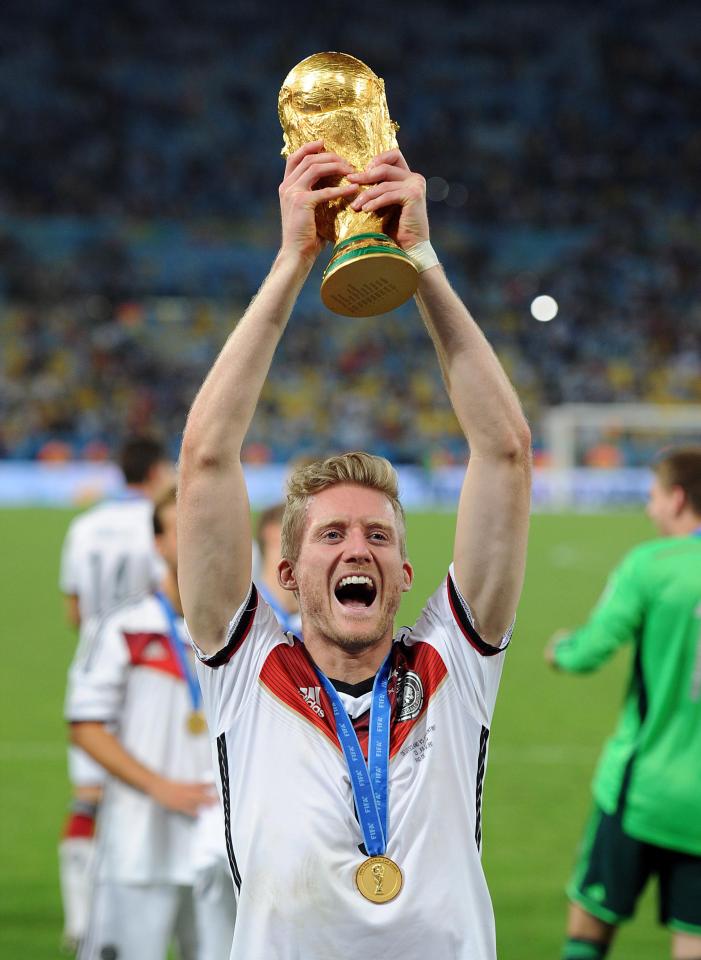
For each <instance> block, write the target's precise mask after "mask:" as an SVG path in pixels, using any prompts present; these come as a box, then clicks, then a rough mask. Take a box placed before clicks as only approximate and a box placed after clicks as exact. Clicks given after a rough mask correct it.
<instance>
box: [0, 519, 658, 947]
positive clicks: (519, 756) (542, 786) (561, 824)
mask: <svg viewBox="0 0 701 960" xmlns="http://www.w3.org/2000/svg"><path fill="white" fill-rule="evenodd" d="M71 516H72V514H71V513H70V512H68V511H56V510H12V511H10V510H5V511H0V529H2V531H3V535H2V551H1V552H0V583H2V613H3V628H4V630H3V633H4V636H3V668H2V670H1V671H0V718H1V721H0V763H1V765H2V781H1V786H0V824H1V827H0V861H1V862H2V872H1V873H0V957H2V958H3V960H4V958H7V960H24V958H30V960H54V958H57V957H58V955H59V954H58V942H59V933H60V904H59V894H58V883H57V866H56V842H57V838H58V834H59V830H60V827H61V823H62V820H63V816H64V810H65V806H66V802H67V798H68V786H67V782H66V774H65V749H64V742H65V740H64V728H63V722H62V718H61V714H62V701H63V692H64V681H65V674H66V668H67V666H68V663H69V660H70V658H71V655H72V652H73V647H74V643H75V640H74V637H73V636H72V633H71V631H70V630H69V629H68V628H67V627H66V626H64V624H63V614H62V604H61V600H60V597H59V595H58V588H57V570H58V561H59V551H60V545H61V541H62V538H63V534H64V532H65V530H66V527H67V525H68V521H69V519H70V517H71ZM452 527H453V518H452V517H451V516H449V515H441V514H439V515H417V516H412V517H410V518H409V523H408V529H409V550H410V555H411V558H412V560H413V562H414V565H415V567H416V570H417V577H416V584H415V587H414V589H413V590H412V592H411V593H410V594H409V595H408V596H407V598H406V599H405V603H404V606H403V607H402V610H401V611H400V617H399V619H400V622H402V623H410V622H412V621H413V618H414V617H415V615H416V613H417V612H418V609H419V607H420V605H421V601H422V599H425V597H426V596H427V594H428V593H429V592H430V591H431V590H432V589H433V588H434V587H435V585H436V584H437V582H438V581H439V579H440V578H441V577H442V576H443V574H444V571H445V567H446V564H447V562H448V560H449V558H450V552H451V547H452ZM650 536H652V530H651V527H650V525H649V524H648V522H647V521H646V520H645V518H644V517H643V516H642V515H641V514H631V513H628V514H624V513H622V514H615V515H611V514H609V515H606V516H573V515H539V516H535V517H534V518H533V523H532V534H531V546H530V552H529V562H528V570H527V576H526V584H525V589H524V594H523V599H522V602H521V607H520V610H519V614H518V618H517V629H516V632H515V634H514V642H513V644H512V646H511V649H510V650H509V652H508V654H507V658H506V664H505V669H504V677H503V681H502V687H501V691H500V695H499V700H498V703H497V709H496V714H495V719H494V725H493V729H492V736H491V740H490V762H489V769H488V772H487V780H486V787H485V798H484V862H485V868H486V872H487V878H488V881H489V885H490V888H491V891H492V897H493V900H494V909H495V914H496V923H497V936H498V942H499V957H500V960H548V958H552V960H557V957H559V950H560V944H561V940H562V929H563V917H564V910H565V900H564V895H563V892H562V888H563V884H564V883H565V880H566V878H567V875H568V873H569V870H570V868H571V865H572V861H573V857H574V855H575V849H576V845H577V842H578V839H579V835H580V831H581V829H582V826H583V823H584V818H585V816H586V813H587V810H588V807H589V782H590V779H591V774H592V770H593V767H594V764H595V761H596V757H597V754H598V750H599V747H600V745H601V742H602V740H603V739H604V737H605V736H606V735H607V733H608V732H610V730H611V729H612V726H613V722H614V718H615V716H616V713H617V710H618V707H619V704H620V702H621V698H622V694H623V688H624V683H625V678H626V672H627V667H628V663H627V659H626V657H625V656H619V657H618V658H617V659H616V660H615V661H614V662H612V663H611V664H610V665H609V666H608V668H607V669H605V670H604V671H602V672H601V673H600V674H597V675H594V676H590V677H567V676H559V675H555V674H553V673H551V672H550V671H549V670H548V669H547V668H546V667H545V665H544V663H543V659H542V648H543V646H544V644H545V641H546V639H547V638H548V636H549V635H550V634H551V633H552V631H553V630H555V629H556V628H557V627H560V626H568V625H575V624H576V623H578V622H581V620H582V619H583V618H584V616H585V615H586V613H587V611H588V610H589V608H590V607H591V605H592V603H593V602H594V601H595V599H596V597H597V596H598V594H599V592H600V591H601V589H602V587H603V584H604V581H605V578H606V575H607V573H608V571H609V570H610V568H611V567H612V566H613V565H614V564H615V563H616V562H617V560H618V559H619V558H620V557H621V556H622V554H623V553H624V552H625V551H626V550H627V549H628V548H629V547H630V546H632V545H633V544H634V543H637V542H639V541H640V540H642V539H645V538H648V537H650ZM436 882H437V883H440V882H441V878H440V877H436ZM653 893H654V891H648V894H647V896H646V897H645V899H644V901H643V904H642V907H641V909H640V911H639V915H638V917H637V918H636V920H635V921H634V922H633V923H632V924H629V925H627V926H626V927H624V928H623V929H622V932H621V934H620V937H619V941H618V944H617V946H616V947H615V948H614V950H613V951H612V956H613V958H614V960H615V958H618V957H620V958H622V960H623V958H627V957H635V958H636V960H658V958H659V957H661V956H666V955H668V947H667V935H666V933H665V932H664V931H662V930H661V929H660V928H658V927H657V926H656V925H655V907H654V897H653Z"/></svg>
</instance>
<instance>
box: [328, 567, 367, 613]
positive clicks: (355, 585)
mask: <svg viewBox="0 0 701 960" xmlns="http://www.w3.org/2000/svg"><path fill="white" fill-rule="evenodd" d="M334 593H335V595H336V599H337V600H338V602H339V603H340V604H341V605H342V606H344V607H356V608H357V607H370V606H372V603H373V601H374V600H375V597H376V596H377V588H376V587H375V584H374V583H373V581H372V580H371V578H370V577H366V576H365V575H364V574H353V575H352V576H347V577H342V578H341V579H340V580H339V581H338V583H337V584H336V588H335V590H334Z"/></svg>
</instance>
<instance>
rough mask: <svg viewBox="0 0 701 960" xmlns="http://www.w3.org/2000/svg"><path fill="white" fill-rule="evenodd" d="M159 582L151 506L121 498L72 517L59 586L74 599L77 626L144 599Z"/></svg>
mask: <svg viewBox="0 0 701 960" xmlns="http://www.w3.org/2000/svg"><path fill="white" fill-rule="evenodd" d="M162 576H163V561H162V560H161V558H160V557H159V556H158V554H157V553H156V548H155V546H154V540H153V504H152V503H151V501H150V500H149V499H147V498H146V497H141V496H137V495H134V496H125V497H124V498H120V499H115V500H106V501H105V502H104V503H99V504H97V506H95V507H92V508H91V509H90V510H87V511H86V512H85V513H83V514H81V515H80V516H79V517H76V518H75V520H73V522H72V523H71V525H70V527H69V528H68V533H67V534H66V539H65V541H64V544H63V552H62V555H61V574H60V586H61V590H62V591H63V593H66V594H75V595H76V596H77V597H78V603H79V606H80V616H81V621H82V622H83V623H84V624H85V623H86V622H87V621H89V620H90V619H91V618H92V617H96V616H102V614H104V613H105V612H106V611H107V610H110V609H111V608H112V607H114V606H115V605H117V604H119V603H124V602H125V601H126V600H128V599H130V598H132V597H135V596H138V595H139V594H142V593H148V592H149V591H150V590H152V589H153V588H154V587H155V586H157V585H158V583H159V582H160V580H161V578H162Z"/></svg>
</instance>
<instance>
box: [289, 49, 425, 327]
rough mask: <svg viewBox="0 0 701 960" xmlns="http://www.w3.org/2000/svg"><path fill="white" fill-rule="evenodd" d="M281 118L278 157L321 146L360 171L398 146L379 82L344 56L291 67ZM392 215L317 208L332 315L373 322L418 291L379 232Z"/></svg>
mask: <svg viewBox="0 0 701 960" xmlns="http://www.w3.org/2000/svg"><path fill="white" fill-rule="evenodd" d="M278 113H279V116H280V123H281V124H282V129H283V132H284V143H285V145H284V148H283V151H282V154H283V156H289V154H290V153H293V152H294V151H295V150H297V149H299V147H301V146H302V145H303V144H305V143H309V142H311V141H312V140H323V141H324V147H325V149H326V150H329V151H331V152H333V153H337V154H339V155H340V156H341V157H343V158H344V159H346V160H348V162H349V163H351V164H352V165H353V166H354V167H355V168H356V169H357V170H364V169H365V167H366V166H367V164H368V162H369V161H370V160H371V159H372V158H373V157H374V156H376V155H377V154H378V153H382V152H383V151H385V150H392V149H393V148H396V146H397V138H396V131H397V129H398V127H397V124H395V123H393V122H392V120H391V119H390V116H389V110H388V108H387V100H386V97H385V85H384V82H383V81H382V80H381V79H380V78H379V77H378V76H376V75H375V74H374V73H373V71H372V70H371V69H370V67H368V66H366V64H364V63H363V62H362V61H360V60H356V58H355V57H351V56H349V55H348V54H346V53H315V54H313V55H312V56H311V57H307V58H306V60H302V62H301V63H298V64H297V66H296V67H293V69H292V70H291V71H290V72H289V73H288V75H287V77H286V79H285V82H284V83H283V85H282V88H281V90H280V96H279V99H278ZM344 182H348V181H346V180H345V178H343V179H341V180H335V181H334V185H336V183H341V184H342V183H344ZM390 216H391V211H390V212H388V213H375V212H368V213H366V212H364V211H362V210H357V211H356V210H354V209H353V208H352V207H351V206H350V203H349V202H348V200H346V199H343V198H341V199H338V200H332V201H330V202H327V203H322V204H320V205H319V206H318V207H317V208H316V225H317V230H318V232H319V235H320V236H321V237H323V238H324V239H325V240H328V241H330V242H331V243H333V244H334V249H333V253H332V255H331V260H330V261H329V264H328V266H327V267H326V270H325V271H324V277H323V280H322V283H321V299H322V300H323V302H324V304H325V305H326V306H327V307H328V308H329V310H333V312H334V313H339V314H342V315H343V316H347V317H369V316H375V315H377V314H380V313H388V312H389V311H390V310H394V308H395V307H398V306H400V304H402V303H404V301H405V300H408V299H409V297H411V296H412V295H413V294H414V293H415V292H416V287H417V284H418V272H417V270H416V267H415V266H414V264H413V263H412V262H411V260H410V259H409V257H408V256H407V254H406V253H405V252H404V251H403V250H402V249H401V248H400V247H399V246H397V244H396V243H395V242H394V241H393V240H392V239H391V238H390V237H388V236H387V234H386V233H385V232H384V231H385V225H386V223H387V221H388V219H389V217H390Z"/></svg>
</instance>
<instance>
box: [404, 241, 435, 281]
mask: <svg viewBox="0 0 701 960" xmlns="http://www.w3.org/2000/svg"><path fill="white" fill-rule="evenodd" d="M404 252H405V253H406V255H407V257H409V259H410V260H411V262H412V263H413V264H414V266H415V267H416V269H417V270H418V271H419V273H423V272H424V270H428V269H429V267H435V266H437V265H438V264H439V263H440V261H439V259H438V257H437V256H436V251H435V250H434V249H433V247H432V246H431V241H430V240H422V241H421V243H415V244H414V246H413V247H409V249H408V250H405V251H404Z"/></svg>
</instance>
